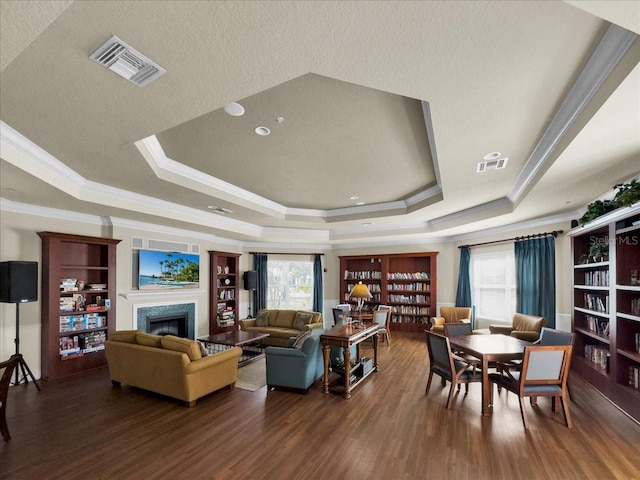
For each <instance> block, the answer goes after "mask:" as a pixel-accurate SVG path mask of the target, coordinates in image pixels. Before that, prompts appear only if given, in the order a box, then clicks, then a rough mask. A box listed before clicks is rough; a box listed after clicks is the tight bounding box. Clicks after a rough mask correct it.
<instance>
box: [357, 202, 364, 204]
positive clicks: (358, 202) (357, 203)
mask: <svg viewBox="0 0 640 480" xmlns="http://www.w3.org/2000/svg"><path fill="white" fill-rule="evenodd" d="M356 205H364V202H358V203H356Z"/></svg>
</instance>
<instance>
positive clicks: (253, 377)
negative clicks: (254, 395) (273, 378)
mask: <svg viewBox="0 0 640 480" xmlns="http://www.w3.org/2000/svg"><path fill="white" fill-rule="evenodd" d="M266 384H267V364H266V360H265V359H264V358H261V359H260V360H256V361H255V362H251V363H248V364H247V365H245V366H244V367H240V368H238V380H236V387H237V388H241V389H242V390H249V391H251V392H255V391H256V390H258V389H260V388H262V387H264V386H265V385H266Z"/></svg>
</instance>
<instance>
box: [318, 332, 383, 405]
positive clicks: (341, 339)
mask: <svg viewBox="0 0 640 480" xmlns="http://www.w3.org/2000/svg"><path fill="white" fill-rule="evenodd" d="M379 328H380V327H379V325H378V324H377V323H366V322H365V323H364V324H363V325H362V326H357V327H356V326H352V325H340V326H336V327H333V328H332V329H331V330H328V331H327V332H325V333H324V334H322V335H321V336H320V342H321V343H322V353H323V355H324V377H323V382H324V386H323V392H324V393H329V364H330V362H329V360H330V355H331V353H330V351H331V347H332V346H334V347H342V349H343V351H344V366H345V371H344V398H351V389H352V388H354V387H355V386H356V385H358V384H359V383H360V382H362V381H363V380H364V379H365V378H367V377H368V376H369V375H371V374H372V373H373V372H377V371H378V329H379ZM368 339H371V340H372V342H373V368H372V369H371V370H369V371H368V372H364V371H363V374H362V376H361V377H359V378H358V379H357V380H356V381H355V382H351V350H350V348H351V347H352V346H353V345H358V344H359V343H361V342H363V341H365V340H368Z"/></svg>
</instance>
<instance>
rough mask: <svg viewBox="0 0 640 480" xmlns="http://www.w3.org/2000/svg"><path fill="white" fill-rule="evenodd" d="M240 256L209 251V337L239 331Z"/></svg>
mask: <svg viewBox="0 0 640 480" xmlns="http://www.w3.org/2000/svg"><path fill="white" fill-rule="evenodd" d="M239 285H240V254H239V253H226V252H215V251H209V335H215V334H216V333H221V332H227V331H231V330H237V329H238V288H239Z"/></svg>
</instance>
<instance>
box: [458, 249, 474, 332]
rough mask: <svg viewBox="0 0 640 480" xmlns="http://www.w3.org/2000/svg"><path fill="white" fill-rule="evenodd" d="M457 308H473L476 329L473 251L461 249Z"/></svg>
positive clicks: (472, 321) (472, 320)
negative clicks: (472, 296)
mask: <svg viewBox="0 0 640 480" xmlns="http://www.w3.org/2000/svg"><path fill="white" fill-rule="evenodd" d="M456 307H472V309H471V312H472V314H471V325H472V327H473V328H476V319H475V314H474V310H473V301H472V298H471V249H470V248H469V247H461V248H460V268H459V269H458V290H457V292H456Z"/></svg>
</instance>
